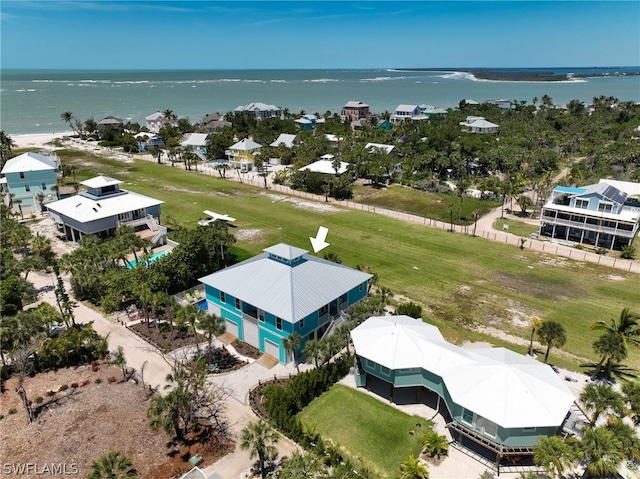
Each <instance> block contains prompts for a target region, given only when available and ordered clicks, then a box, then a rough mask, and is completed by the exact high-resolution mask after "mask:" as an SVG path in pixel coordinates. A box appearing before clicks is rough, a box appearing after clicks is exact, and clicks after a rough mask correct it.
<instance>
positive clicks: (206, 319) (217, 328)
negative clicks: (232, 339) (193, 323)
mask: <svg viewBox="0 0 640 479" xmlns="http://www.w3.org/2000/svg"><path fill="white" fill-rule="evenodd" d="M197 325H198V328H200V329H201V330H202V331H204V336H205V338H207V341H208V343H209V344H208V346H209V349H211V343H212V342H213V338H214V337H215V336H217V335H218V334H221V333H222V332H224V323H223V321H222V318H221V317H220V316H216V315H215V314H213V313H209V314H206V315H204V316H202V317H200V318H198V320H197Z"/></svg>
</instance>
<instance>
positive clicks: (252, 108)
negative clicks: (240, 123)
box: [233, 102, 282, 120]
mask: <svg viewBox="0 0 640 479" xmlns="http://www.w3.org/2000/svg"><path fill="white" fill-rule="evenodd" d="M233 111H234V112H235V113H240V114H242V115H251V116H255V118H256V120H267V119H269V118H278V117H280V115H282V108H280V107H279V106H276V105H267V104H266V103H260V102H254V103H249V104H248V105H240V106H237V107H236V108H235V109H234V110H233Z"/></svg>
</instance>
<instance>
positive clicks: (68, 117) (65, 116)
mask: <svg viewBox="0 0 640 479" xmlns="http://www.w3.org/2000/svg"><path fill="white" fill-rule="evenodd" d="M60 119H61V120H62V121H64V122H65V123H67V124H68V125H69V127H71V130H72V131H73V133H74V134H75V133H76V129H75V127H74V126H73V121H72V120H73V113H71V112H70V111H65V112H64V113H61V114H60Z"/></svg>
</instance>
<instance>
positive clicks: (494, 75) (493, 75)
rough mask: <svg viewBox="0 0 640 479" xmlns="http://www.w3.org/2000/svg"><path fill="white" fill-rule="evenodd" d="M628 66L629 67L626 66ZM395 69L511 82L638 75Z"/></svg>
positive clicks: (601, 71)
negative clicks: (446, 73) (466, 75)
mask: <svg viewBox="0 0 640 479" xmlns="http://www.w3.org/2000/svg"><path fill="white" fill-rule="evenodd" d="M626 68H629V67H626ZM394 70H396V71H406V72H441V71H450V72H460V73H468V74H469V75H471V76H472V77H473V78H474V79H477V80H488V81H513V82H518V81H521V82H532V81H539V82H565V81H566V82H571V81H576V79H578V78H594V77H607V76H635V75H640V67H639V68H637V69H635V70H631V71H622V72H621V71H620V70H623V69H617V70H616V69H615V68H602V69H594V71H592V72H580V70H581V69H580V68H576V72H575V73H573V72H567V73H558V72H555V71H553V70H552V69H548V70H542V69H541V70H537V69H536V70H518V69H500V68H397V69H394Z"/></svg>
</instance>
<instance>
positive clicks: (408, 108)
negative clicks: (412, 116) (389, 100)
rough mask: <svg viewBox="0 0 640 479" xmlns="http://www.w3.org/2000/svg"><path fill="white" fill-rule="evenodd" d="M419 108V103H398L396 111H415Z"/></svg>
mask: <svg viewBox="0 0 640 479" xmlns="http://www.w3.org/2000/svg"><path fill="white" fill-rule="evenodd" d="M417 109H418V105H398V106H397V107H396V111H406V112H409V113H411V112H414V111H415V110H417Z"/></svg>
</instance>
